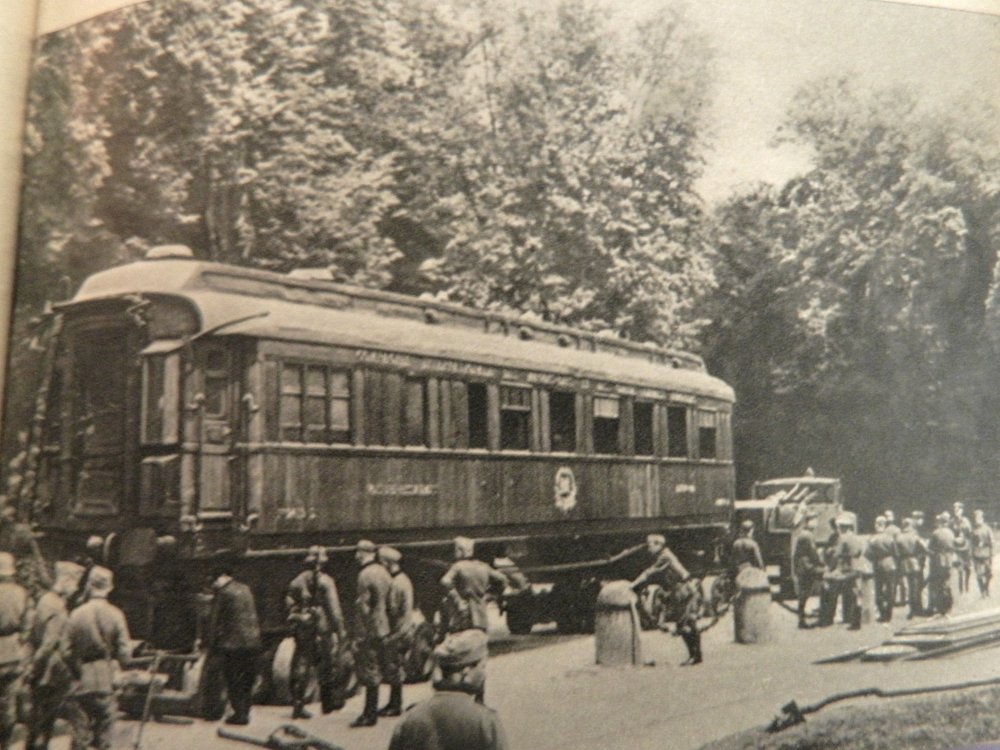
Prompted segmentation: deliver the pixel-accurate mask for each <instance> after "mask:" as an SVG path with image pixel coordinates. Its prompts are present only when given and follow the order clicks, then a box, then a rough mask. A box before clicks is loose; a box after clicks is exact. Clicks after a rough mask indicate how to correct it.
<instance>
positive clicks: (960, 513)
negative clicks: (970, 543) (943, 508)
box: [951, 502, 972, 537]
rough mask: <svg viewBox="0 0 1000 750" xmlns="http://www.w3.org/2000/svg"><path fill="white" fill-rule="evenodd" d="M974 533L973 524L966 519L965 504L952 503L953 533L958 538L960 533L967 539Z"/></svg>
mask: <svg viewBox="0 0 1000 750" xmlns="http://www.w3.org/2000/svg"><path fill="white" fill-rule="evenodd" d="M971 531H972V523H970V521H969V519H968V518H966V517H965V504H964V503H961V502H955V503H952V506H951V533H952V534H954V535H955V536H958V535H959V533H962V534H965V536H966V537H968V536H969V533H970V532H971Z"/></svg>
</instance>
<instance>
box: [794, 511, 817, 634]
mask: <svg viewBox="0 0 1000 750" xmlns="http://www.w3.org/2000/svg"><path fill="white" fill-rule="evenodd" d="M815 528H816V514H815V513H812V514H807V515H806V517H805V520H804V521H803V525H802V528H801V529H800V530H799V531H798V533H796V534H795V538H794V548H793V549H792V572H793V573H794V574H795V580H796V582H797V583H798V587H799V591H798V593H799V610H798V611H799V627H800V628H807V627H809V625H808V623H807V622H806V604H807V602H808V601H809V597H811V596H812V595H813V594H814V593H815V592H816V589H817V587H818V586H819V583H820V581H821V580H822V577H823V560H822V559H820V556H819V550H817V549H816V535H815V533H814V529H815Z"/></svg>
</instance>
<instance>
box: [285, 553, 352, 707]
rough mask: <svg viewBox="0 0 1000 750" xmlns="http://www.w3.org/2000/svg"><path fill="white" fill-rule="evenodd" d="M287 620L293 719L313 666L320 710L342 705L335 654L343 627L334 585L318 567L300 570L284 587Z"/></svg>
mask: <svg viewBox="0 0 1000 750" xmlns="http://www.w3.org/2000/svg"><path fill="white" fill-rule="evenodd" d="M285 605H286V608H287V610H288V620H289V622H291V624H292V627H293V633H294V637H295V652H294V654H293V655H292V670H291V671H292V674H291V692H292V704H293V706H294V712H295V714H296V717H297V718H303V717H304V714H305V709H304V705H305V696H306V691H307V689H308V686H309V676H310V674H311V673H312V670H313V667H315V669H316V673H317V675H316V676H317V679H318V681H319V690H320V704H321V706H322V710H323V713H329V712H330V711H335V710H337V709H339V708H342V707H343V705H344V695H343V687H344V685H343V684H342V682H343V681H342V680H341V679H340V675H339V674H338V669H337V664H338V659H337V656H338V654H339V650H340V647H341V646H342V645H343V640H344V635H345V627H344V615H343V612H342V610H341V608H340V597H339V596H338V594H337V584H336V583H335V582H334V580H333V578H331V577H330V576H329V575H327V574H326V573H324V572H322V571H321V570H318V569H313V570H304V571H302V572H301V573H299V574H298V575H297V576H296V577H295V578H294V579H292V582H291V583H290V584H289V586H288V592H287V594H286V596H285Z"/></svg>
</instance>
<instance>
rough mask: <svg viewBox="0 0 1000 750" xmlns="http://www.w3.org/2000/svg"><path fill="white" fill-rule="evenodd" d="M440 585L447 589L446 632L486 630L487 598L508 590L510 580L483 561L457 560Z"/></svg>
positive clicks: (487, 619) (487, 620)
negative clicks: (491, 594)
mask: <svg viewBox="0 0 1000 750" xmlns="http://www.w3.org/2000/svg"><path fill="white" fill-rule="evenodd" d="M441 585H442V586H444V587H445V588H447V589H448V595H447V596H446V598H445V609H446V611H445V616H444V619H445V628H446V629H447V631H448V632H449V633H458V632H461V631H463V630H469V629H470V628H478V629H479V630H486V629H487V627H488V625H489V618H488V616H487V612H486V603H487V595H488V594H489V593H490V591H491V589H492V588H494V587H496V588H500V589H502V588H503V587H504V586H506V585H507V577H506V576H505V575H504V574H503V573H501V572H500V571H498V570H495V569H494V568H492V567H490V566H489V565H487V564H486V563H484V562H483V561H482V560H473V559H465V560H456V561H455V563H454V564H452V566H451V568H449V569H448V572H447V573H445V574H444V576H443V577H442V578H441Z"/></svg>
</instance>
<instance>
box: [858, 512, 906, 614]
mask: <svg viewBox="0 0 1000 750" xmlns="http://www.w3.org/2000/svg"><path fill="white" fill-rule="evenodd" d="M865 554H866V556H867V557H868V559H869V560H870V561H871V564H872V568H873V571H874V574H875V603H876V606H877V607H878V621H879V622H891V621H892V609H893V606H894V605H895V603H896V570H897V565H896V558H897V557H898V555H899V552H898V549H897V547H896V537H895V535H893V534H892V533H891V532H890V531H889V530H888V522H887V520H886V518H885V516H879V517H878V518H876V519H875V533H874V535H872V537H871V539H869V540H868V548H867V550H866V551H865Z"/></svg>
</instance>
